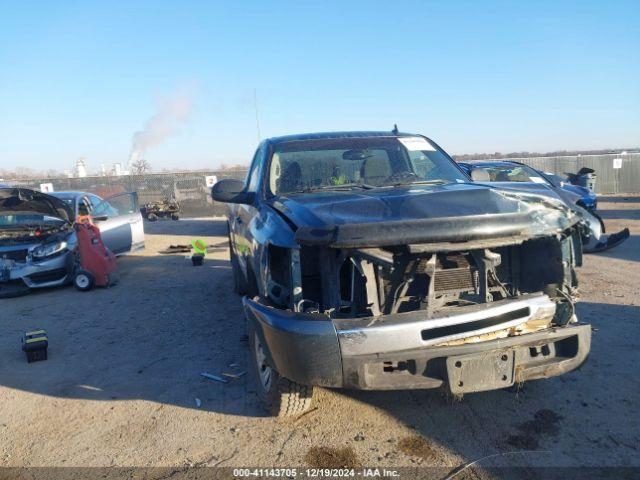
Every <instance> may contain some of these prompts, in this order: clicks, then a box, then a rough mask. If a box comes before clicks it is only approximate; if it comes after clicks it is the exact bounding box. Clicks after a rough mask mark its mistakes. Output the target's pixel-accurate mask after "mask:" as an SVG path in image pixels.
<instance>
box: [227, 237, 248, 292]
mask: <svg viewBox="0 0 640 480" xmlns="http://www.w3.org/2000/svg"><path fill="white" fill-rule="evenodd" d="M229 258H230V261H231V273H232V274H233V291H234V292H236V293H237V294H238V295H244V294H246V293H247V292H248V291H249V285H248V284H247V281H246V280H245V278H244V275H243V274H242V270H241V269H240V263H239V262H238V256H237V255H236V253H235V252H234V251H233V247H232V246H231V234H229Z"/></svg>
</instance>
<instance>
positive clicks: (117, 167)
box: [111, 163, 129, 177]
mask: <svg viewBox="0 0 640 480" xmlns="http://www.w3.org/2000/svg"><path fill="white" fill-rule="evenodd" d="M111 175H115V176H117V177H119V176H121V175H129V171H128V170H123V168H122V164H121V163H114V164H113V167H111Z"/></svg>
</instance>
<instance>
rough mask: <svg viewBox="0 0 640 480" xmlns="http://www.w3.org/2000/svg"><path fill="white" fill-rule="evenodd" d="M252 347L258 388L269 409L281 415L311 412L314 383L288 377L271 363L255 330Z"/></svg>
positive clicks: (288, 416) (292, 415) (250, 344)
mask: <svg viewBox="0 0 640 480" xmlns="http://www.w3.org/2000/svg"><path fill="white" fill-rule="evenodd" d="M249 347H250V349H251V365H252V372H253V376H254V379H255V382H256V387H257V388H256V390H257V392H258V396H259V397H260V400H261V401H262V402H263V404H264V406H265V408H266V410H267V411H268V412H269V413H270V414H271V415H273V416H275V417H279V418H295V417H298V416H300V415H302V414H303V413H305V412H307V411H308V410H309V409H310V408H311V398H312V396H313V386H311V385H301V384H299V383H297V382H294V381H292V380H289V379H288V378H284V377H282V376H280V374H279V373H278V372H277V371H276V370H275V369H274V368H272V367H271V366H269V365H268V364H267V362H266V355H265V352H264V349H263V347H262V344H261V343H260V339H259V337H258V334H257V333H256V332H255V330H253V331H250V332H249Z"/></svg>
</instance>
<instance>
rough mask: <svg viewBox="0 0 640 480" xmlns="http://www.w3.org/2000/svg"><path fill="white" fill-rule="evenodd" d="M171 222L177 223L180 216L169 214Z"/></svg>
mask: <svg viewBox="0 0 640 480" xmlns="http://www.w3.org/2000/svg"><path fill="white" fill-rule="evenodd" d="M171 220H174V221H176V222H177V221H178V220H180V215H178V214H177V213H173V214H171Z"/></svg>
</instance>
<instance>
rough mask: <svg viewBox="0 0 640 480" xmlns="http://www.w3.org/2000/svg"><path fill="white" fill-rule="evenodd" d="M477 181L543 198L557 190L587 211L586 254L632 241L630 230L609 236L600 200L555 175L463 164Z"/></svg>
mask: <svg viewBox="0 0 640 480" xmlns="http://www.w3.org/2000/svg"><path fill="white" fill-rule="evenodd" d="M459 165H460V167H462V169H463V170H464V171H465V172H467V174H468V175H469V176H470V177H471V178H472V179H474V180H476V181H479V182H490V183H493V184H499V185H502V186H503V187H505V188H507V187H513V186H515V188H517V189H526V190H531V191H538V192H540V193H542V194H546V193H548V192H549V191H550V190H555V193H556V194H557V195H559V196H560V197H561V198H562V199H564V200H565V202H566V203H567V204H568V205H570V206H573V205H576V206H577V207H580V208H583V209H585V210H587V213H585V214H584V216H585V217H586V218H587V219H588V224H589V226H590V228H589V229H588V230H585V232H584V234H583V237H582V243H583V251H584V252H585V253H598V252H603V251H605V250H610V249H612V248H614V247H617V246H618V245H620V244H621V243H623V242H624V241H625V240H627V239H628V238H629V237H630V235H631V234H630V232H629V229H628V228H623V229H622V230H620V231H619V232H616V233H613V234H611V235H606V228H605V224H604V221H603V220H602V218H601V217H600V215H598V214H597V213H596V207H597V197H596V194H595V193H593V192H592V191H591V190H589V189H587V188H585V187H581V186H578V185H572V184H571V183H569V181H568V180H566V179H563V178H562V177H560V176H559V175H554V174H552V173H547V172H540V171H538V170H535V169H534V168H532V167H530V166H528V165H525V164H523V163H519V162H514V161H491V162H473V163H459Z"/></svg>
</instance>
